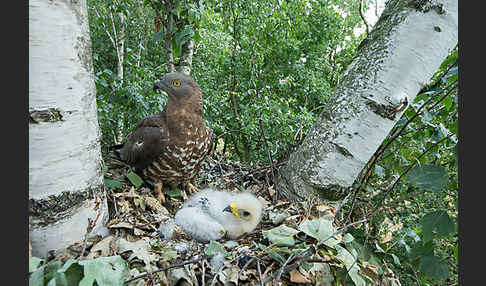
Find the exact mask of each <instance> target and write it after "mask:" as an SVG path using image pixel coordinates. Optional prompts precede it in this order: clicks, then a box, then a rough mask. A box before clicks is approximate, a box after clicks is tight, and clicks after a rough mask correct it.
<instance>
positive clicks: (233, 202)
mask: <svg viewBox="0 0 486 286" xmlns="http://www.w3.org/2000/svg"><path fill="white" fill-rule="evenodd" d="M262 209H263V205H262V203H261V202H260V200H258V199H257V197H255V195H253V194H251V193H245V192H243V193H232V192H223V191H218V190H215V189H211V188H209V189H205V190H202V191H200V192H198V193H196V194H195V195H194V196H192V197H191V198H190V199H189V201H187V202H186V203H185V204H184V205H183V206H182V208H181V209H180V210H179V211H178V212H177V213H176V215H175V221H176V223H177V224H178V225H179V226H180V227H182V229H183V230H184V232H185V233H186V234H188V235H190V236H191V237H193V238H194V239H196V240H199V241H204V242H206V241H209V240H218V239H220V238H222V237H223V236H224V235H225V233H226V235H227V236H228V237H229V238H231V239H235V238H238V237H240V236H241V235H243V234H245V233H248V232H251V231H253V230H254V229H255V227H256V226H257V225H258V223H259V222H260V220H261V218H262Z"/></svg>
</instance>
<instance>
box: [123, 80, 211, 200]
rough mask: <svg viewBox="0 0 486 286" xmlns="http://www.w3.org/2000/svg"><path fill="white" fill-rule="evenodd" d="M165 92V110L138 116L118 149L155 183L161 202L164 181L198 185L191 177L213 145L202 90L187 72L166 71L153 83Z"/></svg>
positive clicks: (195, 173)
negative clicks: (137, 120)
mask: <svg viewBox="0 0 486 286" xmlns="http://www.w3.org/2000/svg"><path fill="white" fill-rule="evenodd" d="M157 89H161V90H163V91H165V92H166V93H167V95H168V100H167V104H166V106H165V108H164V110H163V111H162V112H160V113H158V114H154V115H151V116H147V117H145V118H143V119H142V120H140V121H139V122H138V124H137V125H136V126H135V128H134V129H133V131H132V132H131V133H130V134H129V135H128V136H127V138H126V140H125V143H124V144H123V146H122V147H121V149H120V152H119V154H120V158H121V159H122V160H123V161H125V162H127V163H128V164H129V165H131V166H133V167H134V168H135V171H136V172H137V173H141V174H142V175H143V176H145V177H148V178H150V179H151V180H153V181H154V183H155V192H156V193H157V198H158V200H159V201H160V202H161V203H164V202H165V196H164V193H163V192H162V188H163V185H164V184H169V185H178V184H181V183H182V184H184V188H185V189H186V190H187V191H189V192H195V191H197V189H196V188H195V187H194V186H193V185H192V183H191V182H192V180H193V179H194V178H195V176H196V175H197V173H198V172H199V169H200V166H201V162H202V161H203V159H204V158H205V156H206V155H207V154H208V153H209V151H210V149H211V145H212V139H211V130H210V129H209V128H207V127H206V125H205V124H204V120H203V118H202V115H203V103H202V92H201V88H200V87H199V85H198V84H197V83H196V81H194V79H192V78H191V77H190V76H188V75H186V74H183V73H179V72H173V73H168V74H166V75H164V76H163V77H162V79H161V80H160V81H158V82H156V83H155V85H154V91H155V90H157Z"/></svg>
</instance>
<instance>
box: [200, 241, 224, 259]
mask: <svg viewBox="0 0 486 286" xmlns="http://www.w3.org/2000/svg"><path fill="white" fill-rule="evenodd" d="M204 253H205V254H206V255H215V254H221V255H223V256H227V255H228V252H227V251H226V250H225V249H224V247H223V246H222V245H221V244H220V243H219V242H217V241H214V240H211V241H210V242H209V244H208V246H207V247H206V249H204Z"/></svg>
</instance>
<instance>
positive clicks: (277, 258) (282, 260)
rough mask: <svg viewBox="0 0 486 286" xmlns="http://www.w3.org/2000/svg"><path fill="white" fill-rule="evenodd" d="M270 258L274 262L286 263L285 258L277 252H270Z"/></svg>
mask: <svg viewBox="0 0 486 286" xmlns="http://www.w3.org/2000/svg"><path fill="white" fill-rule="evenodd" d="M268 256H270V257H271V258H272V259H273V260H275V261H277V262H280V264H282V263H285V258H284V257H283V256H282V255H280V254H279V253H278V252H276V251H268Z"/></svg>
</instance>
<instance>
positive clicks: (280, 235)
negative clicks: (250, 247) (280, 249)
mask: <svg viewBox="0 0 486 286" xmlns="http://www.w3.org/2000/svg"><path fill="white" fill-rule="evenodd" d="M298 232H299V231H298V230H296V229H293V228H291V227H288V226H286V225H280V226H278V227H275V228H272V229H270V230H263V231H262V233H263V237H265V238H266V239H268V240H269V241H270V242H271V243H273V244H275V245H280V246H294V245H295V239H294V237H293V236H294V235H295V234H297V233H298Z"/></svg>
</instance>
